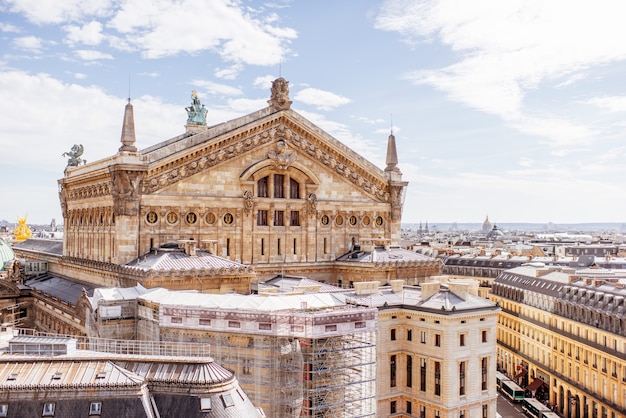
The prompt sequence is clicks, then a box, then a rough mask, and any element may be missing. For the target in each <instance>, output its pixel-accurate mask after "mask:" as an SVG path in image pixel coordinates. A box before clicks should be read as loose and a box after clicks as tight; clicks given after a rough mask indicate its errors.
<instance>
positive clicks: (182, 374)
mask: <svg viewBox="0 0 626 418" xmlns="http://www.w3.org/2000/svg"><path fill="white" fill-rule="evenodd" d="M115 363H116V364H117V365H119V366H120V367H123V368H124V369H126V370H130V371H132V372H134V373H136V374H138V375H141V376H143V377H145V378H146V379H148V380H149V381H150V382H160V383H178V384H184V385H215V384H220V383H224V382H228V381H229V380H231V379H232V378H233V376H234V374H233V372H231V371H230V370H227V369H225V368H224V367H222V366H220V365H219V364H217V363H215V362H213V361H193V360H191V359H187V360H185V361H184V362H172V361H170V362H163V361H160V362H148V361H139V360H128V361H117V360H116V361H115Z"/></svg>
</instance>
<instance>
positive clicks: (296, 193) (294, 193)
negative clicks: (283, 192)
mask: <svg viewBox="0 0 626 418" xmlns="http://www.w3.org/2000/svg"><path fill="white" fill-rule="evenodd" d="M289 198H290V199H300V183H298V182H297V181H295V180H294V179H292V178H290V179H289Z"/></svg>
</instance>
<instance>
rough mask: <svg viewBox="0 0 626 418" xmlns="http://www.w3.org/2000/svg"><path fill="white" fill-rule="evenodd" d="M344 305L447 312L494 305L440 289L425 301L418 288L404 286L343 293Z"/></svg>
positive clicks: (486, 307)
mask: <svg viewBox="0 0 626 418" xmlns="http://www.w3.org/2000/svg"><path fill="white" fill-rule="evenodd" d="M345 296H346V303H355V304H358V305H365V306H374V307H379V308H380V307H383V306H399V305H402V306H405V307H415V308H418V309H419V308H422V309H428V310H437V311H439V310H441V308H442V306H443V307H445V308H446V310H447V311H452V310H453V309H452V308H453V307H454V310H455V311H463V310H469V309H483V308H485V309H489V308H493V307H495V304H494V303H493V302H491V301H490V300H488V299H484V298H481V297H479V296H474V295H469V294H468V295H467V299H463V298H461V297H459V296H458V295H456V294H454V293H452V292H450V291H449V290H448V289H440V290H439V291H438V292H436V293H435V294H433V295H432V296H430V297H429V298H427V299H425V300H424V299H422V292H421V289H420V288H419V287H414V286H404V288H403V290H402V292H393V291H392V290H391V288H389V287H382V288H380V289H379V291H378V292H377V293H374V294H371V295H357V294H356V293H355V292H354V291H347V292H345Z"/></svg>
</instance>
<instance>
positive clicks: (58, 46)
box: [0, 0, 626, 224]
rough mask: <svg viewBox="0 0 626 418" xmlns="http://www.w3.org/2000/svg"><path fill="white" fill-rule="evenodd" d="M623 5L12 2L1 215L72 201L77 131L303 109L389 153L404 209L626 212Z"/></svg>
mask: <svg viewBox="0 0 626 418" xmlns="http://www.w3.org/2000/svg"><path fill="white" fill-rule="evenodd" d="M624 16H626V3H622V2H616V1H614V0H610V1H603V0H597V1H595V2H593V3H591V2H588V1H578V0H573V1H572V0H567V1H565V0H551V1H542V0H537V1H531V0H529V1H514V0H511V1H501V0H474V1H445V0H442V1H428V0H423V1H420V0H389V1H374V0H345V1H334V0H321V1H315V2H313V1H294V0H268V1H257V0H240V1H236V0H231V1H228V0H211V1H206V0H63V1H58V2H57V1H55V2H53V1H43V2H42V1H36V0H0V37H1V40H0V179H1V180H0V220H2V219H5V220H8V221H11V222H15V221H16V220H17V218H18V216H24V215H25V214H28V220H29V223H49V222H50V220H51V219H52V218H56V219H57V222H59V221H60V220H61V219H62V217H61V211H60V206H59V202H58V196H57V184H56V183H57V179H59V178H61V177H62V176H63V169H64V168H65V165H66V158H64V157H62V156H61V154H62V153H63V152H64V151H69V149H70V148H71V146H72V145H73V144H83V145H84V147H85V153H84V155H83V157H84V158H85V159H87V160H88V161H95V160H98V159H100V158H104V157H106V156H109V155H112V154H114V153H116V152H117V149H118V148H119V146H120V142H119V140H120V133H121V123H122V116H123V112H124V105H125V103H126V101H127V98H128V97H129V95H130V97H131V98H132V103H133V106H134V109H135V126H136V132H137V141H138V146H139V147H140V148H144V147H147V146H150V145H152V144H155V143H157V142H160V141H162V140H165V139H168V138H170V137H173V136H175V135H178V134H180V133H182V132H184V124H185V121H186V117H187V115H186V112H185V110H184V107H185V106H188V104H189V103H190V93H191V90H192V89H196V90H197V91H198V94H199V96H200V99H201V100H202V102H203V103H204V104H205V105H206V106H207V107H208V108H209V114H208V120H209V123H219V122H223V121H226V120H229V119H232V118H235V117H238V116H241V115H244V114H247V113H250V112H252V111H254V110H258V109H260V108H263V107H265V106H266V105H267V103H266V101H267V100H268V98H269V92H270V82H271V80H273V79H275V78H277V77H278V76H283V77H285V78H286V79H287V80H289V81H290V94H291V98H292V100H293V101H294V103H293V106H292V108H293V109H294V110H296V111H297V112H299V113H300V114H302V115H303V116H304V117H306V118H308V119H309V120H311V121H312V122H314V123H316V124H317V125H319V126H320V127H322V128H323V129H324V130H326V131H327V132H329V133H330V134H331V135H333V136H334V137H336V138H337V139H339V140H340V141H342V142H344V143H345V144H346V145H348V146H350V147H352V148H353V149H355V150H357V151H358V152H359V153H361V154H362V155H363V156H364V157H366V158H368V159H370V160H371V161H372V162H374V163H375V164H376V165H377V166H379V167H380V168H384V157H385V149H386V143H387V137H388V135H389V132H390V129H391V128H392V127H393V132H394V134H395V135H396V140H397V146H398V152H399V159H400V163H399V166H400V169H401V170H402V172H403V178H404V179H405V180H408V181H409V182H410V185H409V189H408V192H407V196H406V204H405V209H404V215H403V221H405V222H420V221H422V222H428V223H429V224H436V223H438V222H482V221H483V220H484V218H485V216H486V215H489V219H490V220H491V221H492V222H496V223H497V222H501V223H505V222H546V223H547V222H554V223H557V224H558V223H577V222H623V221H625V220H626V219H625V218H626V190H625V187H624V180H625V179H626V164H625V162H626V82H625V81H624V77H625V74H626V42H625V41H624V40H625V39H626V25H625V24H624V21H623V20H624V19H623V18H624Z"/></svg>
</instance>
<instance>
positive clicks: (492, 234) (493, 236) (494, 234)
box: [487, 225, 504, 241]
mask: <svg viewBox="0 0 626 418" xmlns="http://www.w3.org/2000/svg"><path fill="white" fill-rule="evenodd" d="M503 236H504V233H503V232H502V231H500V230H499V229H498V226H497V225H494V226H493V229H492V230H491V231H489V233H488V234H487V239H488V240H492V241H495V240H498V239H500V238H502V237H503Z"/></svg>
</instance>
